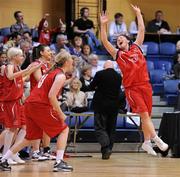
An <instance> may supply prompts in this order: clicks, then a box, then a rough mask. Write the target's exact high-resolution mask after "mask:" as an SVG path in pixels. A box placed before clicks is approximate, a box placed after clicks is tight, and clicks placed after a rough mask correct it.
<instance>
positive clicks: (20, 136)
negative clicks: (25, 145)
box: [14, 129, 26, 144]
mask: <svg viewBox="0 0 180 177" xmlns="http://www.w3.org/2000/svg"><path fill="white" fill-rule="evenodd" d="M25 135H26V130H24V129H21V130H20V131H19V132H18V134H17V136H16V140H15V143H14V144H17V143H19V142H21V141H22V140H23V139H24V137H25Z"/></svg>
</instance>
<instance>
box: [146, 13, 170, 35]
mask: <svg viewBox="0 0 180 177" xmlns="http://www.w3.org/2000/svg"><path fill="white" fill-rule="evenodd" d="M147 32H151V33H169V32H170V27H169V24H168V23H167V22H166V21H164V20H163V12H162V11H161V10H158V11H156V12H155V19H153V20H152V21H150V22H149V23H148V26H147Z"/></svg>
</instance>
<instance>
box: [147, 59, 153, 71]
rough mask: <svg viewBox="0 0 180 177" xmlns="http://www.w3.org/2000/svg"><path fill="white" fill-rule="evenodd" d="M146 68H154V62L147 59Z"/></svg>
mask: <svg viewBox="0 0 180 177" xmlns="http://www.w3.org/2000/svg"><path fill="white" fill-rule="evenodd" d="M147 68H148V71H151V70H154V62H153V61H149V60H148V61H147Z"/></svg>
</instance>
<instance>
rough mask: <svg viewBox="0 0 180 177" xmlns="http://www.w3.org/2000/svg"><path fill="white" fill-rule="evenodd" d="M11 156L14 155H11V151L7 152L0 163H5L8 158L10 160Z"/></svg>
mask: <svg viewBox="0 0 180 177" xmlns="http://www.w3.org/2000/svg"><path fill="white" fill-rule="evenodd" d="M13 155H14V154H13V153H12V151H11V150H8V151H7V152H6V154H4V155H3V157H2V159H1V161H2V162H3V161H5V160H7V159H9V158H11V157H12V156H13Z"/></svg>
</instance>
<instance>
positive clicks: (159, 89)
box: [149, 69, 167, 95]
mask: <svg viewBox="0 0 180 177" xmlns="http://www.w3.org/2000/svg"><path fill="white" fill-rule="evenodd" d="M149 73H150V80H151V83H152V88H153V93H154V94H155V95H157V94H163V93H164V85H163V81H164V78H165V76H166V74H167V72H166V71H164V70H159V69H157V70H152V71H150V72H149Z"/></svg>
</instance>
